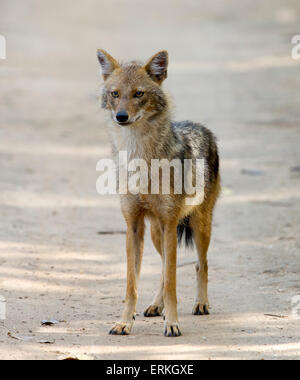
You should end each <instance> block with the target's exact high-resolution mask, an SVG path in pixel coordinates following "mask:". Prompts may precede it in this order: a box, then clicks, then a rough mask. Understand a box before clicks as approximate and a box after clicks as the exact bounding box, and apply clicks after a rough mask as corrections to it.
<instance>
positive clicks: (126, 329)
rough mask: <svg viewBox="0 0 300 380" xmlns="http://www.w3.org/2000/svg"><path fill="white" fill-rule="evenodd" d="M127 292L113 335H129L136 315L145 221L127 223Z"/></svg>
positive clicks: (111, 332) (111, 331) (112, 330)
mask: <svg viewBox="0 0 300 380" xmlns="http://www.w3.org/2000/svg"><path fill="white" fill-rule="evenodd" d="M126 248H127V291H126V301H125V308H124V311H123V314H122V318H121V321H120V322H118V323H116V324H115V325H114V327H113V328H112V329H111V330H110V334H111V335H129V334H130V332H131V330H132V327H133V323H134V320H135V315H136V304H137V298H138V293H137V284H138V280H139V275H140V270H141V262H142V255H143V248H144V219H143V218H140V219H139V220H138V221H136V222H132V221H130V222H127V242H126Z"/></svg>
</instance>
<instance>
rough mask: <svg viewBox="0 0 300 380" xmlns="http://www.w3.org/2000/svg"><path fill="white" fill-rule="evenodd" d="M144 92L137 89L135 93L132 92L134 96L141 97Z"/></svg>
mask: <svg viewBox="0 0 300 380" xmlns="http://www.w3.org/2000/svg"><path fill="white" fill-rule="evenodd" d="M144 94H145V93H144V92H143V91H137V92H136V93H135V94H134V97H135V98H141V97H142V96H144Z"/></svg>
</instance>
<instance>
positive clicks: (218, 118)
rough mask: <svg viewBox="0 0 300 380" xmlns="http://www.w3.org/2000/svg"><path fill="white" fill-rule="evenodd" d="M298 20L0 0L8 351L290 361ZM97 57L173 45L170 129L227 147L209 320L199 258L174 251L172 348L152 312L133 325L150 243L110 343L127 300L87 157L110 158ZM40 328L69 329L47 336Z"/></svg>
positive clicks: (281, 4) (107, 212)
mask: <svg viewBox="0 0 300 380" xmlns="http://www.w3.org/2000/svg"><path fill="white" fill-rule="evenodd" d="M299 21H300V4H299V1H298V0H285V1H283V0H272V1H267V0H263V1H261V0H245V1H239V0H228V1H218V0H210V1H208V0H207V1H203V0H201V1H199V0H186V1H179V0H172V1H171V0H170V1H167V0H152V1H151V2H148V1H140V0H130V1H125V0H112V1H101V0H98V1H96V0H86V1H85V2H82V1H78V0H75V1H68V0H60V1H58V0H56V1H48V0H47V1H43V2H41V1H37V0H35V1H34V0H26V1H17V0H1V5H0V33H1V34H3V35H5V37H6V39H7V60H6V61H0V87H1V96H0V115H1V119H0V121H1V125H0V173H1V175H0V215H1V218H0V294H1V295H2V296H4V297H5V298H6V300H7V319H6V321H5V324H4V325H3V324H1V323H0V358H1V359H59V358H61V357H63V356H68V355H69V354H71V355H80V354H85V355H88V356H89V357H92V358H95V359H209V358H210V359H299V358H300V327H299V324H300V320H299V319H298V320H297V319H295V318H293V317H292V316H291V311H292V309H291V299H292V297H293V296H295V295H297V294H298V295H299V294H300V282H299V273H300V256H299V250H300V231H299V225H300V170H299V165H300V152H299V141H300V140H299V138H300V129H299V127H300V125H299V123H300V108H299V90H300V75H299V74H300V61H294V60H292V59H291V47H292V46H291V42H290V41H291V37H292V36H293V35H295V34H300V29H299V25H300V23H299ZM98 47H104V48H106V49H107V50H109V51H110V52H111V53H112V54H113V55H115V56H116V57H118V58H120V59H123V60H125V59H133V58H140V59H147V58H148V57H150V56H151V55H152V54H153V53H155V52H156V51H158V50H160V49H162V48H166V49H168V50H169V52H170V56H171V66H170V75H169V79H168V81H167V83H166V88H167V89H168V90H169V91H170V92H171V94H172V95H173V97H174V100H175V104H176V111H175V116H176V119H178V120H182V119H183V120H184V119H187V118H188V119H193V120H195V121H201V122H202V123H204V124H205V125H207V126H208V127H210V128H211V129H212V130H213V131H214V133H215V134H216V135H217V136H218V139H219V145H220V152H221V159H222V177H223V194H222V197H221V199H220V201H219V204H218V207H217V210H216V215H215V221H214V233H213V241H212V245H211V249H210V253H209V262H210V289H209V295H210V303H211V306H212V315H211V316H208V317H197V316H193V315H191V311H192V307H193V300H194V296H195V281H196V279H195V271H194V261H195V260H196V255H195V253H193V252H191V251H185V250H180V252H179V268H178V298H179V313H180V321H181V327H182V332H183V336H182V337H181V338H177V339H173V340H172V339H167V338H164V337H163V335H162V333H163V323H162V320H161V318H157V319H150V320H146V319H145V318H144V317H143V315H142V312H143V310H144V308H145V307H146V306H147V305H148V304H149V303H150V301H151V299H152V297H153V292H154V291H155V290H156V289H155V288H156V287H157V285H156V283H157V282H158V279H159V275H160V258H159V256H158V255H157V254H156V253H155V252H154V249H153V248H152V245H151V243H150V239H149V236H147V241H146V247H145V259H144V263H143V270H142V280H141V284H140V298H139V304H138V313H139V316H138V318H137V321H136V324H135V327H134V331H133V334H132V335H131V336H130V337H115V336H113V337H112V336H109V335H108V331H109V329H110V327H111V325H112V323H113V322H114V321H117V320H118V318H119V316H120V313H121V309H122V307H123V304H122V300H123V296H124V293H125V281H126V279H125V249H124V247H125V245H124V243H125V236H124V231H125V226H124V222H123V219H122V217H121V213H120V210H119V202H118V198H115V197H101V196H99V195H98V194H97V193H96V189H95V184H96V179H97V173H96V170H95V169H96V163H97V161H98V160H99V159H100V158H104V157H109V154H110V148H109V143H108V138H107V134H106V131H105V127H104V120H103V113H102V110H101V109H100V108H99V106H98V99H97V96H98V93H99V86H100V84H101V81H100V77H99V72H98V71H99V70H98V65H97V61H96V58H95V50H96V48H98ZM297 165H298V171H297V170H296V169H295V170H292V168H294V167H297ZM243 170H246V172H244V173H245V174H243ZM247 171H248V172H247ZM249 171H250V172H249ZM253 171H254V172H253ZM104 232H106V233H108V234H103V233H104ZM99 233H100V234H99ZM266 314H274V315H277V316H282V317H285V318H278V317H271V316H267V315H266ZM49 318H55V319H57V320H61V321H65V322H61V323H60V324H58V325H55V326H53V327H41V320H43V319H49ZM8 331H10V332H11V334H13V335H17V337H21V338H24V337H29V338H25V341H24V340H17V339H13V338H12V337H11V336H8ZM27 339H28V340H27ZM43 340H50V341H52V344H43V343H39V342H40V341H43Z"/></svg>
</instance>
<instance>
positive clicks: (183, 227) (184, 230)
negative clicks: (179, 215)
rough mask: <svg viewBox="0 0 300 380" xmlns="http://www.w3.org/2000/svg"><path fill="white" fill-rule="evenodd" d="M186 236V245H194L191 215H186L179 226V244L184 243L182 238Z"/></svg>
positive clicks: (188, 246) (189, 246) (190, 246)
mask: <svg viewBox="0 0 300 380" xmlns="http://www.w3.org/2000/svg"><path fill="white" fill-rule="evenodd" d="M183 237H184V242H185V246H186V247H187V248H193V247H194V234H193V230H192V228H191V226H190V217H189V216H187V217H185V218H184V219H183V220H182V221H181V222H180V223H179V224H178V226H177V239H178V245H179V246H180V245H181V244H182V240H183Z"/></svg>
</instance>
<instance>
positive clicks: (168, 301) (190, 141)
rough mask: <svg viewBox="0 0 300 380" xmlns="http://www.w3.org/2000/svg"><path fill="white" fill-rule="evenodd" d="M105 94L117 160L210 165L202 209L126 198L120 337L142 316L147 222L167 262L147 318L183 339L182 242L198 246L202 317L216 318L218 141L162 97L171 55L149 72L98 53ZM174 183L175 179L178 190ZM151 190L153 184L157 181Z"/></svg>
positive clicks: (167, 199) (174, 201)
mask: <svg viewBox="0 0 300 380" xmlns="http://www.w3.org/2000/svg"><path fill="white" fill-rule="evenodd" d="M98 60H99V62H100V65H101V68H102V74H103V78H104V87H103V93H102V107H103V108H104V109H105V110H107V111H108V115H109V121H108V123H109V130H110V133H111V136H112V146H113V153H114V155H115V156H117V154H118V152H120V151H127V154H128V158H130V159H143V160H144V161H145V162H146V163H147V165H149V166H150V165H151V161H152V160H165V159H167V160H169V161H172V160H174V159H180V160H181V162H183V161H184V160H186V159H192V160H196V159H202V160H204V162H205V165H204V198H203V201H202V202H201V204H196V205H187V203H186V198H187V196H188V195H187V194H186V192H184V191H183V193H182V194H176V193H175V192H174V191H171V192H170V194H165V193H163V192H162V191H160V192H159V193H158V194H145V193H142V192H140V193H138V194H132V193H131V194H130V193H127V194H123V195H121V208H122V213H123V215H124V218H125V221H126V223H127V293H126V303H125V310H124V312H123V315H122V319H121V321H120V322H118V323H116V324H115V326H114V327H113V328H112V329H111V331H110V334H112V335H128V334H129V333H130V332H131V329H132V326H133V322H134V320H135V315H136V304H137V283H138V279H139V275H140V269H141V261H142V255H143V245H144V228H145V227H144V226H145V225H144V221H145V218H148V219H149V220H150V222H151V236H152V241H153V243H154V246H155V248H156V249H157V251H158V253H159V254H160V256H161V259H162V275H161V281H160V285H159V290H158V293H157V295H156V297H155V298H154V300H153V302H152V304H151V305H150V306H149V307H148V308H147V309H146V310H145V312H144V315H145V316H146V317H155V316H160V315H162V312H164V319H165V324H164V334H165V336H168V337H176V336H180V335H181V332H180V327H179V323H178V314H177V296H176V262H177V241H179V242H180V241H181V240H182V238H183V237H184V238H185V242H186V244H187V245H189V244H193V243H195V245H196V248H197V252H198V258H199V263H198V264H197V265H196V273H197V295H196V301H195V305H194V308H193V314H194V315H205V314H209V303H208V296H207V282H208V265H207V250H208V247H209V243H210V238H211V228H212V217H213V209H214V206H215V203H216V200H217V198H218V195H219V192H220V175H219V156H218V148H217V144H216V140H215V137H214V135H213V134H212V133H211V132H210V131H209V130H208V129H206V128H205V127H203V126H201V125H200V124H194V123H192V122H190V121H185V122H180V123H177V122H173V121H172V120H171V111H170V105H169V101H168V97H167V95H166V94H165V92H164V91H163V89H162V82H163V81H164V80H165V79H166V78H167V69H168V53H167V52H166V51H161V52H159V53H158V54H156V55H154V56H153V57H152V58H151V59H150V60H149V61H148V62H147V63H146V64H145V65H144V64H140V63H138V62H130V63H127V64H120V63H119V62H117V61H116V60H115V59H114V58H112V57H111V56H110V55H109V54H108V53H107V52H106V51H104V50H98ZM173 177H174V175H173V176H172V179H171V186H172V190H174V178H173ZM149 182H151V178H149Z"/></svg>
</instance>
